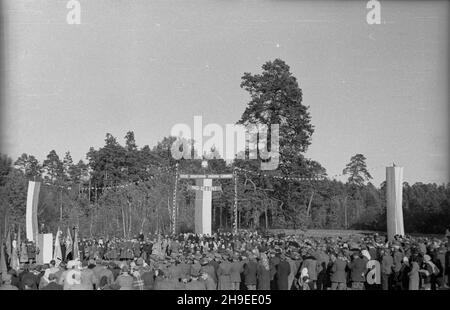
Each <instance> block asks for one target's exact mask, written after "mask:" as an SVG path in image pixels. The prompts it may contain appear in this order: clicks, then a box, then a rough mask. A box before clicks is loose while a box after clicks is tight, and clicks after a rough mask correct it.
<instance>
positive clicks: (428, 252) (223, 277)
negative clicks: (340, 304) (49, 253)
mask: <svg viewBox="0 0 450 310" xmlns="http://www.w3.org/2000/svg"><path fill="white" fill-rule="evenodd" d="M449 240H450V234H447V235H446V236H445V238H425V237H415V238H414V237H410V236H395V238H394V240H391V241H389V242H388V241H387V239H386V237H383V236H379V235H377V234H372V235H366V236H351V237H348V238H343V237H320V238H319V237H306V236H304V235H283V234H280V235H266V234H258V233H257V232H249V231H242V232H239V233H238V234H232V233H220V232H218V233H215V234H214V235H212V236H200V235H196V234H192V233H190V234H179V235H176V236H162V235H148V236H144V235H143V234H142V233H141V234H140V235H139V236H136V237H135V238H134V239H132V240H123V239H119V238H112V239H107V238H105V239H103V238H99V239H90V240H88V239H86V238H82V239H81V240H80V241H79V242H78V249H77V251H76V253H75V252H74V251H73V248H71V249H67V248H65V247H64V242H61V245H62V257H61V259H60V258H59V257H58V258H56V257H55V258H54V260H52V261H51V262H50V263H48V264H36V252H38V249H37V251H36V248H35V247H34V246H33V243H30V242H24V243H23V246H22V245H21V246H20V247H16V248H17V249H18V251H19V249H20V252H23V253H18V254H17V255H18V256H19V257H20V259H19V264H11V261H12V259H11V258H9V257H8V256H6V258H7V259H6V261H7V269H8V271H7V272H4V273H3V274H2V282H3V283H2V285H1V286H0V290H421V289H423V290H436V289H447V288H448V285H449V273H450V244H449ZM2 250H3V251H5V245H3V249H2ZM25 254H26V255H25Z"/></svg>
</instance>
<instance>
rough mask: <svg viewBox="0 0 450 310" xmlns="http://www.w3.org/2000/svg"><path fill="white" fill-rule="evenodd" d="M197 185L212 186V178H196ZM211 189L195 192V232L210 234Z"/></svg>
mask: <svg viewBox="0 0 450 310" xmlns="http://www.w3.org/2000/svg"><path fill="white" fill-rule="evenodd" d="M196 185H197V186H212V179H196ZM211 206H212V191H202V190H200V191H199V190H197V191H196V192H195V233H196V234H210V235H211V231H212V227H211Z"/></svg>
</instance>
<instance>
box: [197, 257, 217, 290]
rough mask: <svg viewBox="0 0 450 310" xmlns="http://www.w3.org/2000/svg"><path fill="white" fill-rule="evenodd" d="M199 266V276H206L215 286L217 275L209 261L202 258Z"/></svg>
mask: <svg viewBox="0 0 450 310" xmlns="http://www.w3.org/2000/svg"><path fill="white" fill-rule="evenodd" d="M200 265H201V266H202V267H201V269H200V273H201V274H205V273H206V274H208V278H209V279H210V280H211V281H213V282H214V283H215V284H217V274H216V270H215V269H214V266H213V265H212V264H211V261H210V260H208V259H206V258H203V259H202V260H201V261H200Z"/></svg>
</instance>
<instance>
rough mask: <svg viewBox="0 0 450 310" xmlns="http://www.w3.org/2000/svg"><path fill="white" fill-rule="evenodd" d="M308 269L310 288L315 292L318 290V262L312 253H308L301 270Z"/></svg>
mask: <svg viewBox="0 0 450 310" xmlns="http://www.w3.org/2000/svg"><path fill="white" fill-rule="evenodd" d="M303 268H306V269H307V270H308V280H309V282H308V283H309V286H310V289H311V290H315V289H316V288H317V270H318V266H317V260H316V258H315V257H314V256H313V255H312V253H311V251H308V252H307V253H306V256H305V258H304V259H303V263H302V267H301V269H303Z"/></svg>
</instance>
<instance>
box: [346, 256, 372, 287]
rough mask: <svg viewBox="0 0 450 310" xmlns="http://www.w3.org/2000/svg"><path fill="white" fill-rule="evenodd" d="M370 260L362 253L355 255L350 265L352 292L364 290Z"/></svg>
mask: <svg viewBox="0 0 450 310" xmlns="http://www.w3.org/2000/svg"><path fill="white" fill-rule="evenodd" d="M367 262H368V259H367V258H366V257H364V256H363V255H362V254H361V252H356V251H355V253H354V254H353V260H352V261H351V262H350V264H349V269H350V275H351V280H352V290H364V282H365V281H366V272H367Z"/></svg>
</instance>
